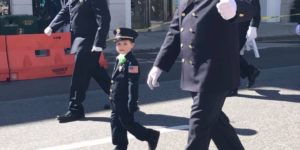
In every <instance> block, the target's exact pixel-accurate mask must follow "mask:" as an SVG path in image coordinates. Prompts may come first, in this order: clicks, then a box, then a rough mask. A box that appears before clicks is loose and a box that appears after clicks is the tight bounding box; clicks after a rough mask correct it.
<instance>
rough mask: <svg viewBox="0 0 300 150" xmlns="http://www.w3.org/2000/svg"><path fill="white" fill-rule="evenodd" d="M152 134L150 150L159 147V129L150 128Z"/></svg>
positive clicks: (149, 143) (149, 142)
mask: <svg viewBox="0 0 300 150" xmlns="http://www.w3.org/2000/svg"><path fill="white" fill-rule="evenodd" d="M150 130H151V131H150V136H149V139H148V140H147V141H148V147H149V150H155V149H156V147H157V143H158V139H159V135H160V133H159V131H156V130H152V129H150Z"/></svg>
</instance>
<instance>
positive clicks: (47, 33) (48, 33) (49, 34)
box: [44, 27, 52, 36]
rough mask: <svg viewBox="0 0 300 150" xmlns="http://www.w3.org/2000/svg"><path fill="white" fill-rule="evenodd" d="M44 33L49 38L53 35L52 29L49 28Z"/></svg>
mask: <svg viewBox="0 0 300 150" xmlns="http://www.w3.org/2000/svg"><path fill="white" fill-rule="evenodd" d="M44 33H45V34H46V35H47V36H51V34H52V29H51V28H50V27H47V28H46V29H45V30H44Z"/></svg>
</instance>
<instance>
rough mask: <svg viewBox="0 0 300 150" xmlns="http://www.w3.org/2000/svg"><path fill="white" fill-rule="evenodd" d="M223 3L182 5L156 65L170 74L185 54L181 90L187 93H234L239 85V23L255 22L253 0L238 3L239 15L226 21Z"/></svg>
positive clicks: (191, 0)
mask: <svg viewBox="0 0 300 150" xmlns="http://www.w3.org/2000/svg"><path fill="white" fill-rule="evenodd" d="M218 2H219V0H187V2H186V1H183V2H182V3H181V4H180V7H179V9H178V10H177V11H176V12H175V14H174V18H173V20H172V22H171V24H170V28H169V31H168V33H167V35H166V38H165V41H164V43H163V44H162V46H161V49H160V52H159V54H158V56H157V58H156V60H155V63H154V65H155V66H158V67H159V68H161V69H162V70H164V71H169V70H170V68H171V66H172V65H173V64H174V62H175V60H176V58H177V56H178V55H179V53H180V52H181V53H182V72H181V88H182V89H183V90H187V91H193V92H199V91H203V90H206V91H220V90H230V89H232V88H235V87H237V85H238V84H239V44H238V42H239V39H238V37H239V36H238V23H235V22H242V21H247V20H250V19H251V18H252V15H253V6H252V3H251V1H250V0H236V2H237V15H236V16H235V17H234V18H233V19H231V20H229V21H228V20H224V19H223V18H222V17H221V16H220V14H219V13H218V11H217V8H216V4H217V3H218Z"/></svg>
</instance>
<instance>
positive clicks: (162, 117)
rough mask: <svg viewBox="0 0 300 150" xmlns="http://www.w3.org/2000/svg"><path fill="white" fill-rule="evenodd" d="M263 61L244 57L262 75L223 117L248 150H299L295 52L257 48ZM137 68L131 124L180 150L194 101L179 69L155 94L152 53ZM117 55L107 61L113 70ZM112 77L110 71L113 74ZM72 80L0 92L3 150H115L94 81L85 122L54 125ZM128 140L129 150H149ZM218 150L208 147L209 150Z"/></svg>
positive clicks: (299, 67) (164, 146) (298, 50)
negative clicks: (150, 83)
mask: <svg viewBox="0 0 300 150" xmlns="http://www.w3.org/2000/svg"><path fill="white" fill-rule="evenodd" d="M259 48H260V49H261V50H260V54H261V58H260V59H256V58H254V57H253V53H252V52H248V53H247V54H246V56H245V57H246V58H247V60H249V62H251V63H253V64H255V65H256V66H257V67H258V68H260V69H261V71H262V72H261V75H260V76H259V78H258V80H257V84H256V85H255V87H254V88H251V89H246V88H245V84H246V83H245V81H242V83H241V85H242V87H241V90H240V91H239V96H237V97H230V98H228V99H227V101H226V104H225V106H224V112H226V114H227V115H228V116H229V118H230V120H231V123H232V125H233V126H234V127H235V128H236V131H237V133H238V134H239V136H240V138H241V140H242V143H243V144H244V146H245V148H246V149H249V150H298V149H300V128H299V127H300V105H299V103H300V78H299V77H300V59H299V58H300V44H299V43H297V42H296V43H295V42H284V43H259ZM135 53H136V56H137V57H138V58H139V61H140V63H141V65H142V67H141V68H142V78H141V81H140V99H141V103H140V107H141V112H138V113H137V115H136V120H138V121H139V122H140V123H141V124H143V125H145V126H147V127H150V128H155V129H158V130H160V131H161V133H162V134H161V138H160V141H159V145H158V148H157V149H158V150H182V149H184V146H185V144H186V140H187V129H188V118H189V113H190V106H191V103H192V100H191V98H190V95H189V93H186V92H183V91H181V90H180V89H179V80H178V79H179V76H180V65H179V60H178V63H177V64H175V65H174V67H173V68H172V71H171V72H170V73H167V74H166V73H165V74H163V76H162V78H161V79H160V84H161V86H160V87H159V88H158V89H155V90H154V91H151V90H149V88H148V87H147V86H146V84H145V80H146V76H147V73H148V71H149V70H150V67H151V66H152V64H153V60H154V57H155V56H156V54H157V49H149V50H141V51H136V52H135ZM114 57H115V54H114V53H108V54H107V59H108V60H109V62H110V64H111V65H112V63H113V61H114ZM110 71H111V70H110ZM69 80H70V78H69V77H61V78H49V79H39V80H28V81H14V82H10V83H1V84H0V93H1V94H0V150H23V149H24V150H34V149H53V150H65V149H76V150H94V149H95V150H96V149H98V150H99V149H100V150H109V149H113V146H112V143H111V137H110V135H111V132H110V124H109V121H110V119H109V117H110V111H109V110H103V109H102V106H103V105H104V104H105V103H106V101H107V98H106V96H105V94H104V93H103V92H102V91H101V90H100V89H99V88H98V86H97V84H96V83H95V82H94V81H93V82H92V83H91V86H90V90H89V91H88V93H87V99H86V101H85V102H84V105H85V109H86V118H85V119H83V120H81V121H76V122H72V123H66V124H59V123H58V122H57V121H56V120H55V116H56V115H58V114H62V113H64V112H65V111H66V107H67V104H68V90H69V89H68V88H69V82H70V81H69ZM129 138H130V144H129V148H128V149H129V150H143V149H147V148H146V146H147V144H146V143H145V142H140V141H138V140H136V139H135V138H132V137H131V136H129ZM210 149H213V150H215V149H216V148H215V146H214V145H213V142H212V144H211V148H210Z"/></svg>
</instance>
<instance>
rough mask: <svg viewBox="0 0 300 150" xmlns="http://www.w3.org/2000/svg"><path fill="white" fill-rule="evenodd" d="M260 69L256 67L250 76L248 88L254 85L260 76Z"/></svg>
mask: <svg viewBox="0 0 300 150" xmlns="http://www.w3.org/2000/svg"><path fill="white" fill-rule="evenodd" d="M259 73H260V71H259V70H258V69H256V68H255V69H254V70H253V72H252V73H251V74H250V75H249V76H248V81H249V82H248V86H247V87H248V88H250V87H252V86H253V85H254V83H255V80H256V78H257V77H258V75H259Z"/></svg>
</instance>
